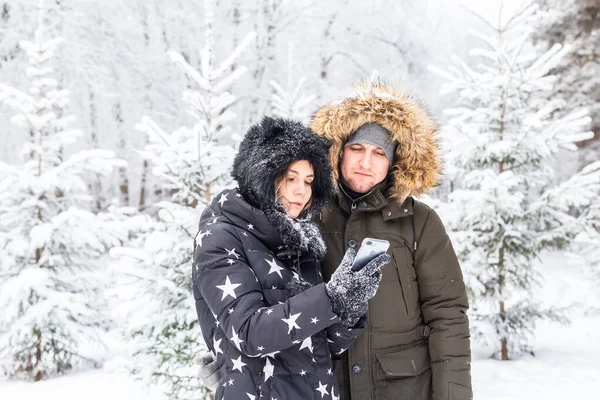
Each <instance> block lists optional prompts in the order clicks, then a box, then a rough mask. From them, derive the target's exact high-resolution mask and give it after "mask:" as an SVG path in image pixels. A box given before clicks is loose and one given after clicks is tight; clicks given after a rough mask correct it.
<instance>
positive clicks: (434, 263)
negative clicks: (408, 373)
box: [415, 210, 472, 400]
mask: <svg viewBox="0 0 600 400" xmlns="http://www.w3.org/2000/svg"><path fill="white" fill-rule="evenodd" d="M418 245H419V246H418V249H417V251H416V253H415V268H416V271H417V279H418V284H419V293H420V300H421V309H422V313H423V318H424V322H425V324H427V326H429V327H430V328H431V333H430V336H429V352H430V356H431V370H432V386H433V400H448V399H457V400H463V399H465V400H467V399H471V398H472V389H471V350H470V334H469V320H468V317H467V315H466V312H467V309H468V308H469V305H468V300H467V293H466V289H465V284H464V282H463V277H462V272H461V270H460V265H459V263H458V259H457V258H456V254H455V252H454V249H453V248H452V243H451V242H450V238H449V237H448V235H447V233H446V230H445V228H444V225H443V224H442V221H441V220H440V218H439V216H438V215H437V214H436V213H435V212H434V211H433V210H430V211H429V213H428V214H427V217H426V220H425V225H424V228H423V231H422V233H421V236H420V238H419V241H418Z"/></svg>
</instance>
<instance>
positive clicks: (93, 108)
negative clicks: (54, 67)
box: [89, 87, 104, 211]
mask: <svg viewBox="0 0 600 400" xmlns="http://www.w3.org/2000/svg"><path fill="white" fill-rule="evenodd" d="M89 101H90V141H91V144H92V148H94V149H98V148H99V140H98V122H97V118H98V111H97V105H96V96H95V95H94V89H93V88H92V87H90V93H89ZM90 191H91V192H92V195H93V196H94V198H95V199H96V204H95V210H96V211H99V210H101V209H102V204H103V203H104V201H103V200H104V196H103V194H102V193H103V190H102V182H101V181H100V178H97V179H95V180H94V181H93V182H92V183H90Z"/></svg>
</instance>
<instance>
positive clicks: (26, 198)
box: [0, 30, 126, 381]
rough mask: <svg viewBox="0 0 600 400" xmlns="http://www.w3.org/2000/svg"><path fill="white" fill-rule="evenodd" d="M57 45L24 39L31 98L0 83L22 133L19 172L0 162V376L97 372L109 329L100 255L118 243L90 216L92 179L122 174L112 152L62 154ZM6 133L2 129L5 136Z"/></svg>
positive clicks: (71, 134) (66, 134) (71, 139)
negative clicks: (98, 353)
mask: <svg viewBox="0 0 600 400" xmlns="http://www.w3.org/2000/svg"><path fill="white" fill-rule="evenodd" d="M60 42H61V39H59V38H56V39H52V40H47V41H46V40H44V38H43V36H42V33H41V31H40V30H38V31H36V35H35V41H34V42H29V41H22V42H21V43H20V47H21V48H22V49H23V50H24V51H25V52H26V53H27V55H28V58H29V67H28V68H27V70H26V74H27V76H28V77H29V79H30V80H31V88H30V89H29V92H24V91H20V90H18V89H16V88H13V87H11V86H8V85H6V84H1V83H0V103H1V104H3V105H5V106H8V107H10V108H12V109H14V110H15V111H17V112H18V114H17V115H15V116H14V117H13V118H12V122H13V123H14V124H15V125H17V126H21V127H23V128H25V129H27V130H28V132H29V140H27V141H26V143H25V144H24V145H23V148H22V150H21V152H20V157H21V159H22V164H21V165H8V164H5V163H2V162H0V260H1V261H0V308H1V309H2V312H1V313H0V374H1V375H4V376H5V377H8V378H15V379H19V380H34V381H39V380H41V379H44V378H48V377H52V376H57V375H62V374H65V373H68V372H69V371H71V370H77V369H81V368H87V367H90V366H95V365H97V364H98V363H99V362H100V361H101V360H99V359H97V358H96V357H95V356H94V355H93V354H92V353H90V349H91V348H93V347H94V346H96V347H97V346H102V341H101V335H102V332H103V330H105V328H106V327H107V324H108V319H107V316H106V315H105V310H104V304H103V300H102V298H103V296H102V291H101V287H102V283H103V282H105V279H104V277H105V276H106V268H105V267H104V265H105V264H104V263H102V262H101V261H102V256H104V255H105V254H106V252H107V251H108V249H109V248H110V247H112V246H115V245H118V244H119V238H118V237H117V236H115V233H114V232H112V231H111V230H110V229H109V228H108V227H107V225H106V224H104V223H103V221H102V219H101V218H99V217H98V215H95V214H93V213H92V212H90V210H91V209H92V206H93V198H92V196H91V195H90V193H89V191H88V190H89V189H88V187H89V186H88V185H89V181H90V179H93V178H95V177H96V176H97V175H98V174H103V175H107V174H109V173H110V172H111V170H112V169H113V167H115V166H125V165H126V164H125V163H124V162H122V161H118V160H116V159H115V158H114V154H113V153H112V152H110V151H104V150H93V151H86V150H83V151H79V152H76V153H74V154H72V155H70V156H68V154H69V153H71V152H70V151H69V146H71V145H73V144H75V143H76V142H77V141H78V140H79V139H80V137H81V136H82V132H81V131H79V130H75V129H70V128H69V125H70V124H71V123H72V121H73V119H74V118H73V116H72V115H69V114H67V112H66V110H67V107H68V105H69V91H68V90H64V89H60V88H59V87H58V84H57V82H56V80H55V79H53V77H52V75H53V68H52V61H53V55H54V53H55V50H56V48H57V46H58V45H59V44H60ZM5 129H6V128H5Z"/></svg>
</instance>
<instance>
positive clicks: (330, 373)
mask: <svg viewBox="0 0 600 400" xmlns="http://www.w3.org/2000/svg"><path fill="white" fill-rule="evenodd" d="M240 357H241V356H240ZM327 375H333V372H331V368H329V369H328V370H327Z"/></svg>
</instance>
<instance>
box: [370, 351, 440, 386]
mask: <svg viewBox="0 0 600 400" xmlns="http://www.w3.org/2000/svg"><path fill="white" fill-rule="evenodd" d="M375 357H376V358H377V361H378V363H379V366H380V368H381V369H379V368H378V373H379V375H380V378H381V379H384V380H388V379H401V378H406V377H411V376H418V375H421V374H422V373H423V372H425V371H427V370H428V369H430V368H431V362H430V358H429V347H428V346H427V344H423V345H418V346H414V347H410V348H408V349H406V348H405V349H394V350H388V351H385V352H379V353H376V354H375Z"/></svg>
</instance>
